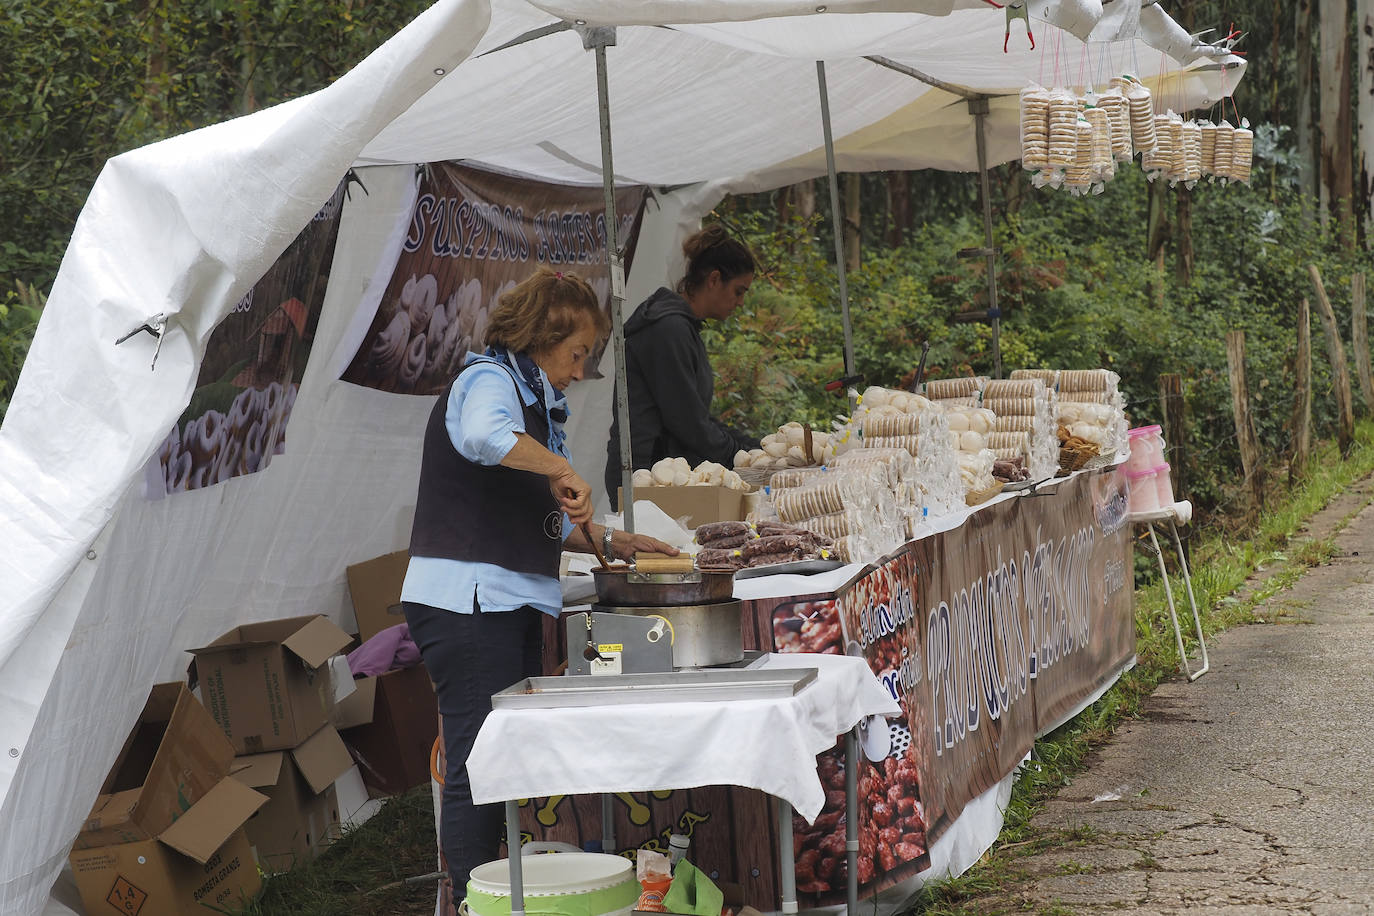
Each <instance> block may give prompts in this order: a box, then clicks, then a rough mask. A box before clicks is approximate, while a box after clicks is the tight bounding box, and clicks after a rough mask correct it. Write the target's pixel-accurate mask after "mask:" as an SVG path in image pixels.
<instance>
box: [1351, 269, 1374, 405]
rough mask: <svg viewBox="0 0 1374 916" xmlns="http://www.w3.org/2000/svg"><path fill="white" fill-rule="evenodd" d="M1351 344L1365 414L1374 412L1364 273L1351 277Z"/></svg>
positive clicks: (1373, 385)
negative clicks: (1365, 313) (1365, 312)
mask: <svg viewBox="0 0 1374 916" xmlns="http://www.w3.org/2000/svg"><path fill="white" fill-rule="evenodd" d="M1350 325H1351V328H1350V345H1351V346H1352V347H1354V349H1355V371H1356V372H1357V373H1358V374H1359V376H1360V395H1361V396H1362V397H1363V398H1364V410H1362V411H1361V413H1362V414H1363V415H1364V416H1366V417H1367V416H1369V415H1370V414H1374V376H1371V374H1370V368H1369V328H1368V326H1367V325H1366V323H1365V316H1364V274H1362V273H1360V274H1355V276H1353V277H1351V278H1350Z"/></svg>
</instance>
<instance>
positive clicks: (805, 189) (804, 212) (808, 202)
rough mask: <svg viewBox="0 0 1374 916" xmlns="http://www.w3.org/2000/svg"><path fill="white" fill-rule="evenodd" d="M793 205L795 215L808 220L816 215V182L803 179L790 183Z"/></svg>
mask: <svg viewBox="0 0 1374 916" xmlns="http://www.w3.org/2000/svg"><path fill="white" fill-rule="evenodd" d="M792 199H793V206H794V207H796V211H797V216H798V217H799V218H800V219H802V220H809V219H811V217H813V216H815V215H816V182H815V180H814V179H812V180H811V181H803V182H801V183H799V184H794V185H792Z"/></svg>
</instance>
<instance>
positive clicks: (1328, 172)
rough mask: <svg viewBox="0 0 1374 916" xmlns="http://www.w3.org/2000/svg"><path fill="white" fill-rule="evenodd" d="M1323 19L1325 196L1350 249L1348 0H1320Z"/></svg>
mask: <svg viewBox="0 0 1374 916" xmlns="http://www.w3.org/2000/svg"><path fill="white" fill-rule="evenodd" d="M1318 3H1319V5H1320V7H1321V22H1320V24H1319V26H1318V35H1319V38H1320V44H1321V55H1320V61H1321V64H1320V72H1321V80H1320V87H1321V106H1320V108H1321V144H1322V154H1321V164H1322V170H1321V180H1322V198H1323V200H1324V202H1325V204H1326V206H1327V208H1328V212H1329V214H1330V216H1333V217H1335V220H1336V228H1337V231H1339V232H1340V233H1341V238H1342V241H1343V242H1344V244H1345V246H1346V247H1347V248H1353V247H1354V244H1355V233H1354V228H1355V225H1354V220H1353V216H1352V214H1353V209H1352V206H1353V200H1352V198H1353V195H1354V192H1355V186H1354V171H1353V163H1352V162H1351V140H1352V138H1353V135H1354V134H1353V131H1354V126H1353V125H1352V124H1351V121H1350V118H1351V113H1350V40H1349V31H1350V15H1349V12H1348V9H1347V7H1346V0H1318Z"/></svg>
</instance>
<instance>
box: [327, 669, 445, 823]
mask: <svg viewBox="0 0 1374 916" xmlns="http://www.w3.org/2000/svg"><path fill="white" fill-rule="evenodd" d="M355 683H356V685H357V690H356V691H355V693H354V697H358V698H360V701H361V702H362V703H364V704H365V703H366V700H367V699H368V698H369V697H371V698H372V704H371V715H370V716H369V717H368V718H369V720H370V721H368V722H367V723H366V724H363V725H355V726H353V727H351V728H348V729H346V730H345V731H343V732H342V734H343V739H344V743H346V744H347V745H348V746H349V748H351V749H352V751H353V758H354V760H355V761H357V764H358V769H359V770H360V771H361V772H362V776H363V782H364V783H365V784H366V785H367V789H368V794H369V795H371V796H372V797H373V798H383V797H386V796H389V795H400V794H401V793H402V792H405V791H407V790H409V789H413V788H415V787H416V786H420V785H424V784H426V783H428V782H429V778H430V774H429V758H430V752H431V750H432V749H433V747H434V739H435V738H437V737H438V735H439V706H438V702H437V701H436V700H435V698H434V688H433V686H432V685H431V684H430V682H429V673H428V672H427V671H425V667H424V665H417V666H416V667H414V668H404V669H402V670H400V671H391V672H388V673H387V674H383V675H380V676H379V677H365V678H359V679H358V680H357V681H356V682H355ZM349 699H350V700H352V699H353V697H350V698H349ZM353 718H354V719H356V718H357V714H354V715H353Z"/></svg>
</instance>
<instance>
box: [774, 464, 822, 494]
mask: <svg viewBox="0 0 1374 916" xmlns="http://www.w3.org/2000/svg"><path fill="white" fill-rule="evenodd" d="M826 470H827V469H826V468H824V467H815V468H786V469H784V470H781V471H774V472H773V475H772V476H771V477H769V478H768V488H769V489H770V490H786V489H789V488H791V487H801V486H805V485H806V484H807V483H809V482H811V481H812V480H814V479H815V478H816V477H817V476H819V475H821V474H824V473H826Z"/></svg>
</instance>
